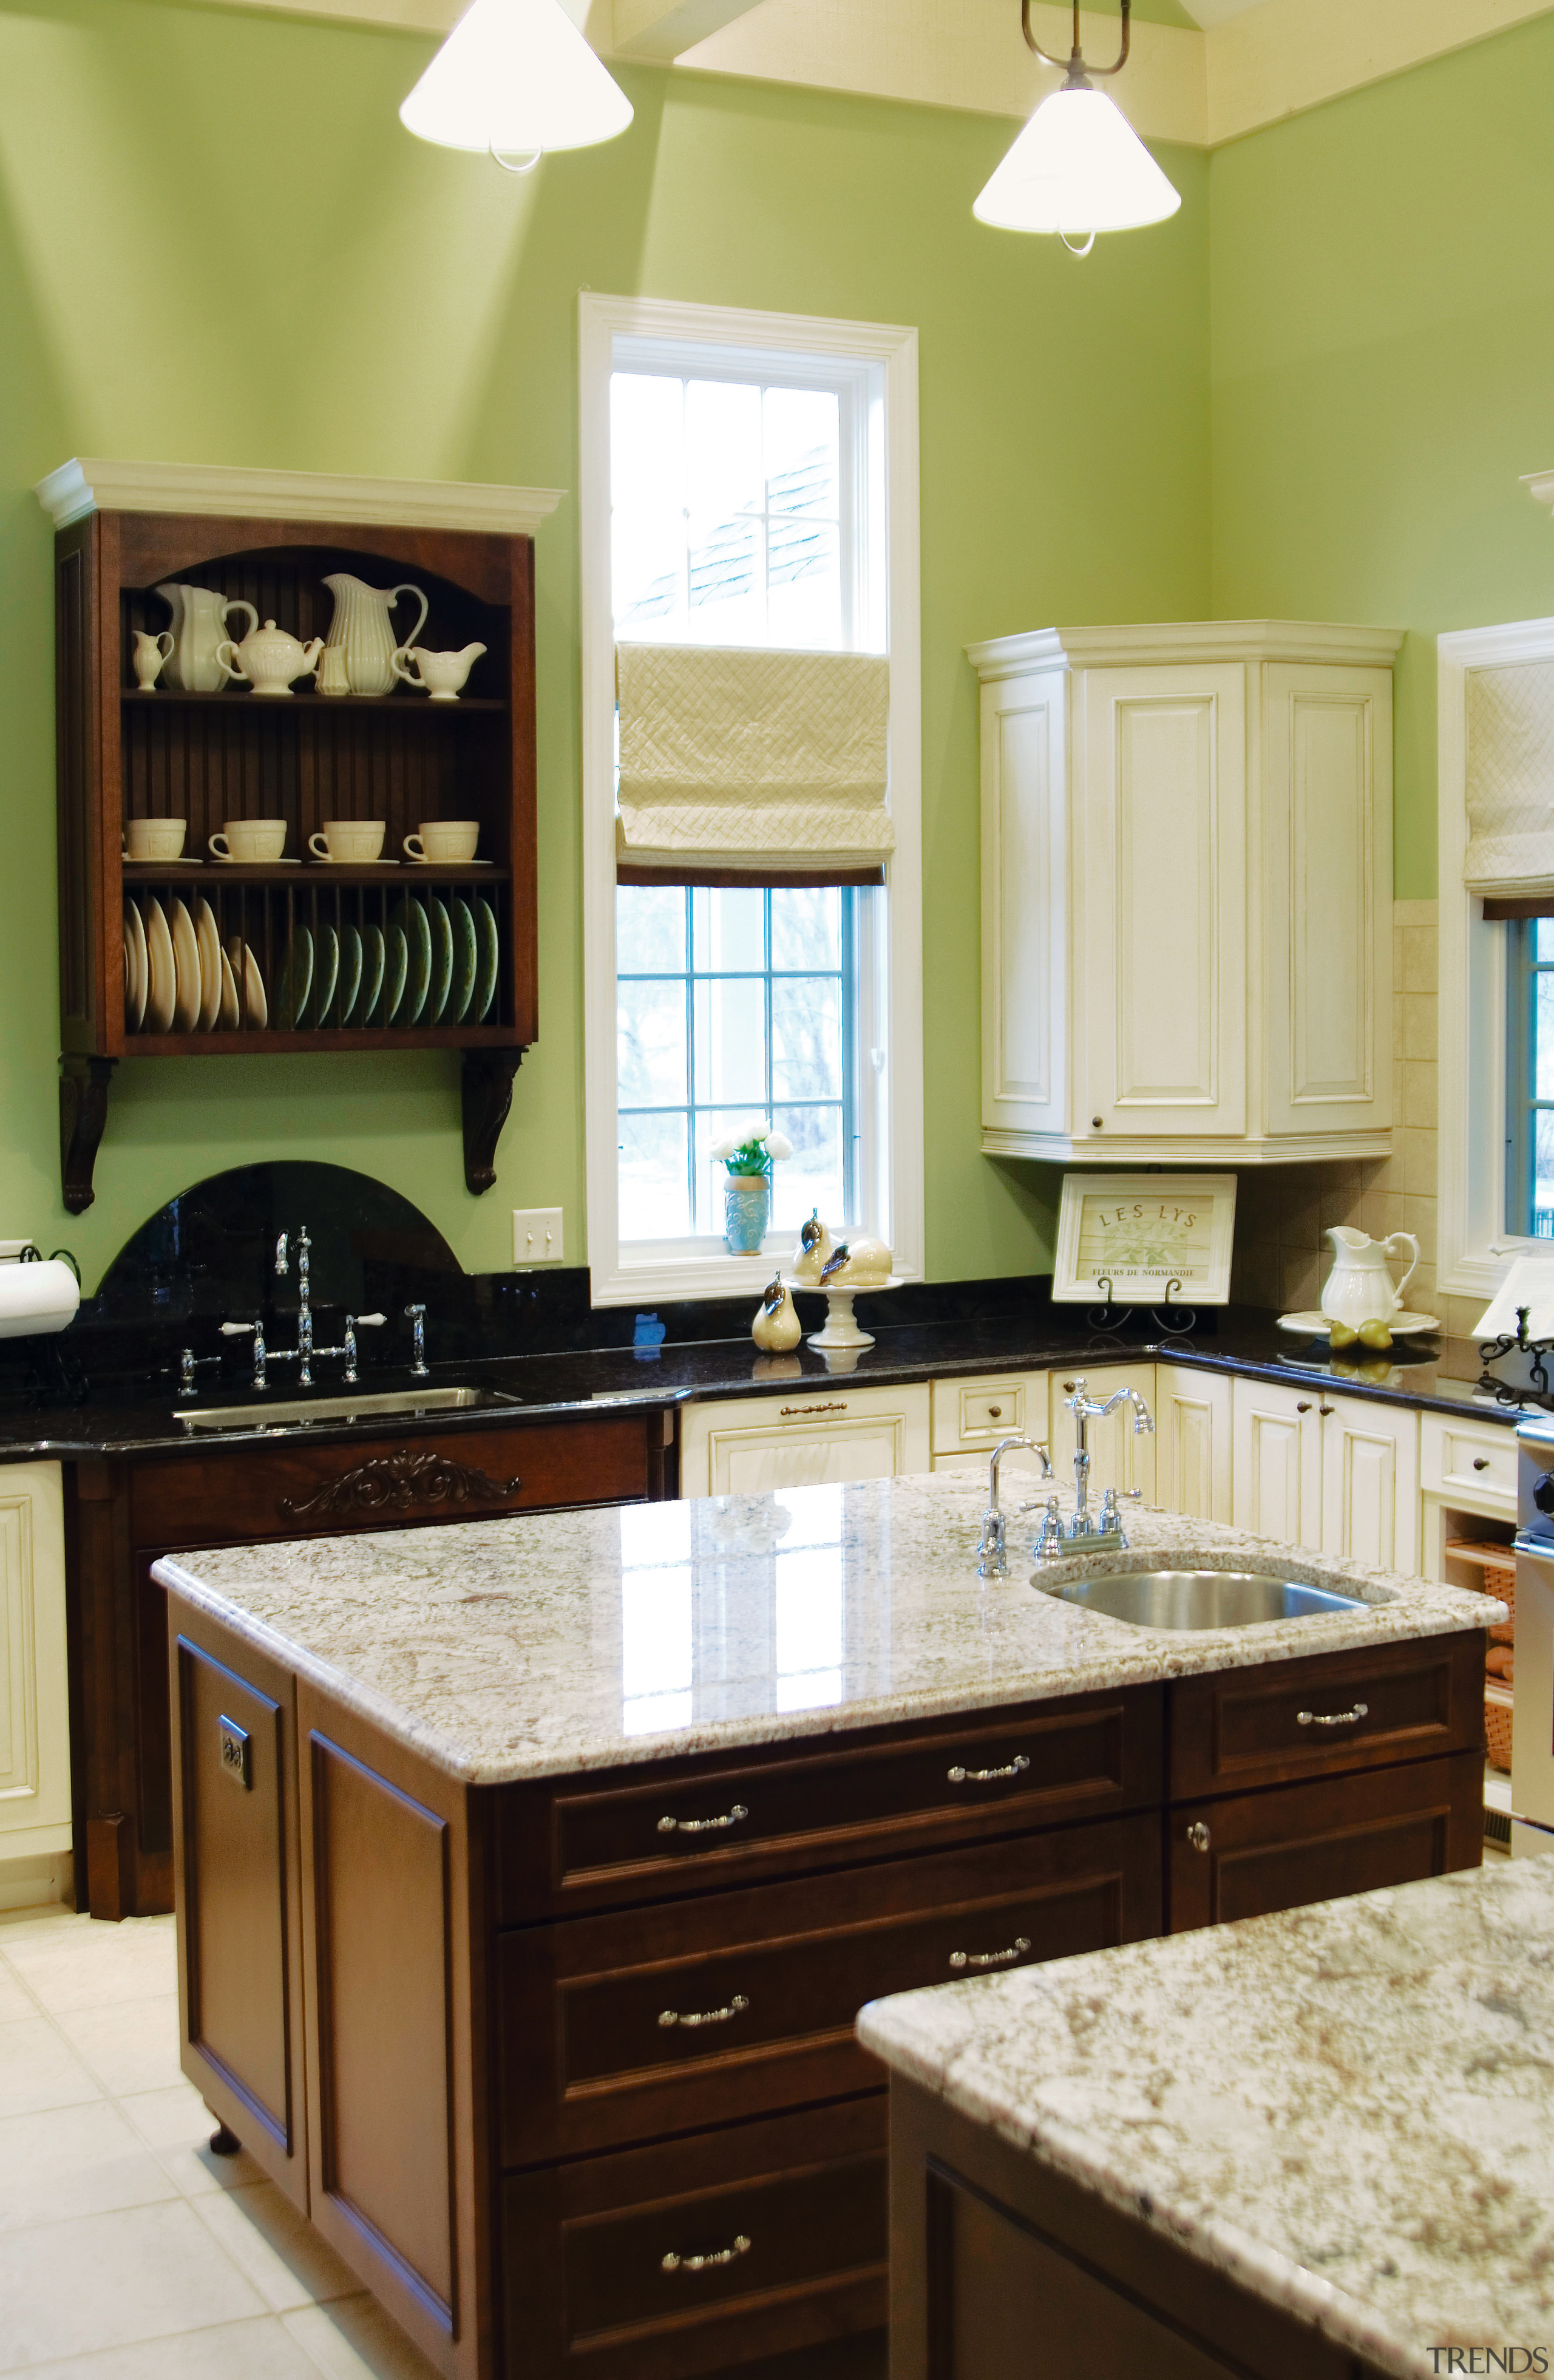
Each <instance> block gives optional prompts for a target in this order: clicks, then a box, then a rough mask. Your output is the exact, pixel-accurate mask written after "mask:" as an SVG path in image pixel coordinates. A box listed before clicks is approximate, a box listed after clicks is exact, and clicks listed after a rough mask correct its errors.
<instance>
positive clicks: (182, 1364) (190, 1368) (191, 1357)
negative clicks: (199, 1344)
mask: <svg viewBox="0 0 1554 2380" xmlns="http://www.w3.org/2000/svg"><path fill="white" fill-rule="evenodd" d="M220 1362H221V1357H220V1356H219V1355H197V1354H195V1352H194V1350H193V1348H192V1347H182V1348H180V1349H179V1351H178V1394H179V1396H180V1397H191V1396H193V1394H194V1376H195V1373H196V1372H197V1371H199V1370H200V1369H201V1367H202V1366H205V1365H206V1364H219V1363H220Z"/></svg>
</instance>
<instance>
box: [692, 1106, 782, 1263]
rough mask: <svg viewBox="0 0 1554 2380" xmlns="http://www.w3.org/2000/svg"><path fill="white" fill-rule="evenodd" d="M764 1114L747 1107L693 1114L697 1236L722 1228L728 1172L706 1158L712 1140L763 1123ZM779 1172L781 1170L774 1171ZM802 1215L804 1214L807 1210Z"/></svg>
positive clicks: (719, 1164) (709, 1110)
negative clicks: (749, 1125)
mask: <svg viewBox="0 0 1554 2380" xmlns="http://www.w3.org/2000/svg"><path fill="white" fill-rule="evenodd" d="M765 1120H766V1111H765V1110H764V1109H761V1110H759V1111H758V1110H757V1109H756V1108H754V1107H753V1106H750V1105H748V1104H747V1105H745V1106H743V1107H735V1108H698V1110H697V1111H696V1162H697V1173H696V1199H697V1221H696V1228H697V1230H698V1232H716V1233H718V1234H719V1236H720V1237H722V1228H723V1185H724V1184H725V1183H726V1182H727V1180H728V1178H729V1176H728V1168H727V1166H726V1165H724V1164H723V1162H722V1160H721V1159H717V1158H712V1157H710V1156H709V1155H708V1151H709V1149H710V1147H711V1146H712V1143H713V1142H714V1141H715V1140H722V1136H723V1135H724V1134H725V1133H728V1132H741V1131H743V1130H744V1128H745V1127H746V1126H747V1124H750V1123H758V1124H759V1123H764V1122H765ZM778 1171H779V1172H781V1171H782V1168H781V1167H779V1168H778ZM805 1212H806V1213H807V1212H808V1208H806V1209H805Z"/></svg>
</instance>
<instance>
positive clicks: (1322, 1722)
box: [1295, 1703, 1370, 1727]
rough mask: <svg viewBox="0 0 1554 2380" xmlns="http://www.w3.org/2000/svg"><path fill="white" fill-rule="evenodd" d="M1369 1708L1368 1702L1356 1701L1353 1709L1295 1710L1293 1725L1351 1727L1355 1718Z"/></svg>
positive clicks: (1362, 1715)
mask: <svg viewBox="0 0 1554 2380" xmlns="http://www.w3.org/2000/svg"><path fill="white" fill-rule="evenodd" d="M1369 1708H1370V1705H1369V1704H1368V1703H1356V1704H1355V1706H1354V1709H1353V1710H1346V1711H1325V1712H1324V1711H1297V1712H1296V1713H1295V1725H1296V1726H1297V1727H1353V1726H1354V1721H1355V1720H1356V1719H1357V1718H1364V1717H1365V1715H1366V1711H1368V1710H1369Z"/></svg>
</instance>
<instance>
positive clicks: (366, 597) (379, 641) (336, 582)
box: [323, 570, 427, 694]
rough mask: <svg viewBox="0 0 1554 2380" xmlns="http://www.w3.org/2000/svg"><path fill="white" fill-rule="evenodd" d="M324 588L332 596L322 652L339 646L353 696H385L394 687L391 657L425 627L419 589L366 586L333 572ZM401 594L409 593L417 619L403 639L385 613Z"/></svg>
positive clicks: (362, 581)
mask: <svg viewBox="0 0 1554 2380" xmlns="http://www.w3.org/2000/svg"><path fill="white" fill-rule="evenodd" d="M323 583H324V585H325V586H326V587H327V588H328V589H329V591H330V593H331V594H332V595H333V596H334V618H333V620H331V622H330V624H329V634H328V636H327V637H325V638H324V640H323V645H324V650H325V652H328V651H330V650H333V649H334V647H335V646H339V647H341V648H343V650H344V651H345V655H346V671H347V673H348V674H349V677H350V681H351V692H352V693H353V694H387V693H388V691H389V689H390V688H391V687H392V686H393V684H394V657H395V653H396V652H398V651H401V650H403V649H404V648H405V647H406V646H407V645H413V644H414V643H415V641H416V638H417V637H419V635H420V632H421V630H422V628H423V627H424V626H425V625H426V614H427V601H426V597H425V596H424V595H423V594H422V593H421V590H420V589H419V587H411V586H408V585H407V586H403V587H369V586H368V584H367V582H366V580H365V579H362V578H352V577H350V576H349V575H348V574H347V573H346V571H344V570H336V571H333V572H332V573H331V574H330V576H329V577H327V578H326V579H325V580H324V582H323ZM402 595H413V596H414V597H415V599H416V601H417V602H418V603H419V605H420V607H421V608H420V616H419V619H418V620H417V622H416V625H415V626H414V627H413V628H412V629H411V631H410V633H409V635H408V636H407V637H396V636H395V633H394V630H393V628H392V626H391V625H390V624H389V613H391V612H392V611H393V609H394V607H395V604H396V603H397V602H398V601H399V599H400V597H401V596H402Z"/></svg>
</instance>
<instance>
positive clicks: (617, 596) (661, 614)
mask: <svg viewBox="0 0 1554 2380" xmlns="http://www.w3.org/2000/svg"><path fill="white" fill-rule="evenodd" d="M610 536H611V554H612V559H611V568H612V571H613V580H612V584H613V588H614V604H615V625H616V628H617V629H618V630H619V632H620V633H621V635H623V636H626V637H650V636H659V637H667V636H669V635H670V634H671V633H672V632H673V633H675V634H683V633H684V629H685V615H686V587H685V570H686V564H685V554H686V523H685V516H684V515H683V514H682V513H679V512H669V511H666V510H663V509H659V510H656V511H655V510H653V509H651V508H650V507H648V506H645V505H638V504H633V505H629V506H628V505H617V506H616V508H615V511H614V514H613V517H612V520H611V524H610Z"/></svg>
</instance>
